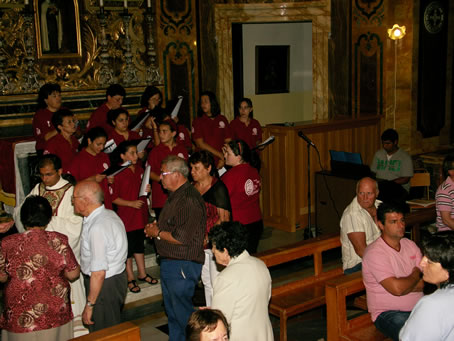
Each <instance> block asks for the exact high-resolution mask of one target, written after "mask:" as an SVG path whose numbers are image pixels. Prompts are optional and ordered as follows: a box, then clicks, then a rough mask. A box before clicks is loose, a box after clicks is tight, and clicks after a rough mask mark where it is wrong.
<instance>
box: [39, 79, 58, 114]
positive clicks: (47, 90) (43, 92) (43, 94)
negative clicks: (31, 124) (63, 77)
mask: <svg viewBox="0 0 454 341" xmlns="http://www.w3.org/2000/svg"><path fill="white" fill-rule="evenodd" d="M54 91H56V92H60V93H61V88H60V85H58V84H57V83H46V84H44V85H43V86H42V87H41V88H40V89H39V92H38V109H44V108H47V104H46V101H45V99H47V98H48V97H49V96H50V95H52V93H53V92H54Z"/></svg>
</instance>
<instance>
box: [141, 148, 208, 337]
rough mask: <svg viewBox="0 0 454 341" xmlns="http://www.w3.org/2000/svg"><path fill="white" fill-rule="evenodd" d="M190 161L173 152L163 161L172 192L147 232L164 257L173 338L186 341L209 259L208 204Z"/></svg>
mask: <svg viewBox="0 0 454 341" xmlns="http://www.w3.org/2000/svg"><path fill="white" fill-rule="evenodd" d="M188 175H189V168H188V166H187V164H186V162H185V161H184V160H183V159H181V158H179V157H178V156H175V155H169V156H168V157H166V158H165V159H164V160H163V161H162V163H161V174H160V178H161V182H162V185H163V187H164V188H165V189H167V190H168V191H169V192H170V194H169V197H168V198H167V201H166V203H165V205H164V207H163V209H162V211H161V214H160V216H159V221H158V222H157V223H156V222H154V223H152V224H148V225H147V226H146V227H145V234H146V235H147V236H148V237H151V238H155V245H156V249H157V252H158V254H159V255H160V256H161V286H162V296H163V299H164V306H165V310H166V313H167V317H168V324H169V339H170V341H184V340H185V339H186V338H185V327H186V324H187V322H188V320H189V317H190V315H191V314H192V312H193V311H194V307H193V305H192V296H193V295H194V289H195V286H196V285H197V283H198V280H199V278H200V272H201V271H202V264H203V263H204V261H205V253H204V251H203V239H204V236H205V227H206V209H205V203H204V201H203V199H202V196H201V195H200V194H199V192H198V191H197V190H196V189H195V188H194V187H193V186H192V185H191V184H190V183H189V182H188Z"/></svg>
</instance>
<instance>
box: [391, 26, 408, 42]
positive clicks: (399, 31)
mask: <svg viewBox="0 0 454 341" xmlns="http://www.w3.org/2000/svg"><path fill="white" fill-rule="evenodd" d="M405 30H406V28H405V26H399V25H397V24H394V26H393V27H392V28H390V29H388V36H389V38H391V39H392V40H399V39H402V38H403V37H405Z"/></svg>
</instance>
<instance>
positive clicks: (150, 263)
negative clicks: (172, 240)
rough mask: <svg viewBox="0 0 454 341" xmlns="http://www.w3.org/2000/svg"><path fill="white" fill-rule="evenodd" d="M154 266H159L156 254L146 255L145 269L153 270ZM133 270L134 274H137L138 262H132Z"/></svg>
mask: <svg viewBox="0 0 454 341" xmlns="http://www.w3.org/2000/svg"><path fill="white" fill-rule="evenodd" d="M154 266H158V263H157V261H156V253H150V254H146V255H145V268H146V269H148V268H152V267H154ZM132 269H133V270H134V272H137V264H136V261H134V260H133V262H132Z"/></svg>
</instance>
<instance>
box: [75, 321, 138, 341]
mask: <svg viewBox="0 0 454 341" xmlns="http://www.w3.org/2000/svg"><path fill="white" fill-rule="evenodd" d="M71 340H74V341H94V340H97V341H99V340H102V341H140V340H141V338H140V328H139V326H136V325H135V324H134V323H132V322H123V323H120V324H117V325H115V326H112V327H109V328H105V329H101V330H98V331H96V332H94V333H90V334H87V335H83V336H79V337H76V338H74V339H71Z"/></svg>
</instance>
